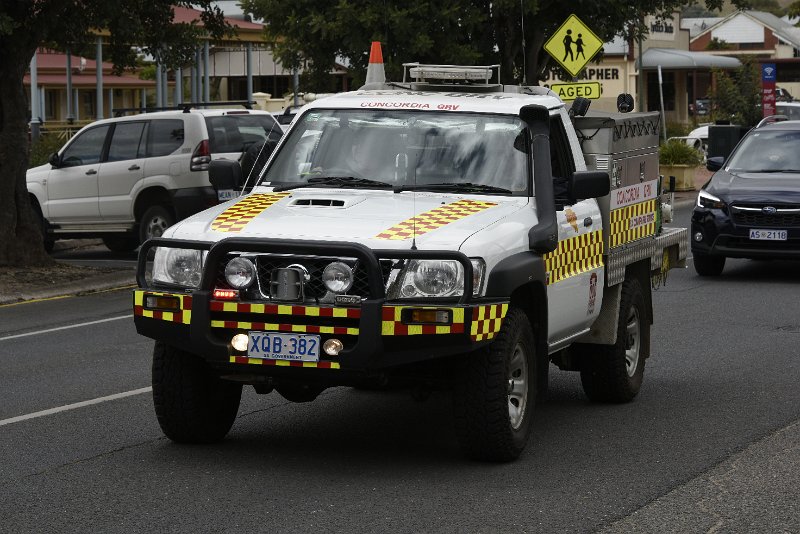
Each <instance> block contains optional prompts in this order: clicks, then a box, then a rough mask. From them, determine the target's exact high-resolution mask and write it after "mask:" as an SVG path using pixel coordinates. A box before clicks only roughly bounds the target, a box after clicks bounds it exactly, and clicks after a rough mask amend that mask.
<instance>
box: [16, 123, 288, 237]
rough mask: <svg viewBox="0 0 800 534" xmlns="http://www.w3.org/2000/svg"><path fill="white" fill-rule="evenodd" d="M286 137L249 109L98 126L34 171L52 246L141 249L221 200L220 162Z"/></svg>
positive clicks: (31, 185) (31, 187)
mask: <svg viewBox="0 0 800 534" xmlns="http://www.w3.org/2000/svg"><path fill="white" fill-rule="evenodd" d="M282 135H283V130H282V127H281V125H280V124H278V122H277V121H276V120H275V118H273V116H272V115H271V114H270V113H268V112H265V111H254V110H247V109H188V108H187V109H185V110H183V111H181V110H175V111H161V112H155V113H147V114H142V115H135V116H128V117H117V118H112V119H105V120H99V121H97V122H94V123H92V124H90V125H88V126H86V127H84V128H82V129H81V130H80V131H79V132H78V133H77V134H76V135H75V136H74V137H72V138H71V139H70V140H69V141H68V142H67V143H66V144H65V145H64V147H62V148H61V150H59V151H58V152H57V153H54V154H53V155H52V156H51V158H50V161H49V163H48V164H45V165H41V166H38V167H34V168H32V169H29V170H28V173H27V184H28V191H29V194H30V196H31V201H32V204H33V207H34V210H35V211H36V213H37V215H38V216H39V217H40V220H41V223H42V227H43V230H44V235H45V245H46V247H48V248H49V249H52V246H53V243H54V242H55V240H56V239H63V238H83V237H87V238H88V237H91V238H98V237H99V238H102V240H103V242H104V243H105V244H106V246H108V248H110V249H111V250H114V251H124V250H133V249H135V248H137V247H138V246H139V245H140V244H141V243H143V242H144V241H146V240H147V239H149V238H151V237H157V236H160V235H161V234H162V232H163V231H164V230H165V229H166V228H167V227H169V226H171V225H172V224H174V223H175V222H176V221H178V220H180V219H183V218H186V217H188V216H189V215H192V214H194V213H197V212H199V211H201V210H203V209H205V208H207V207H209V206H212V205H214V204H216V203H217V202H218V201H219V197H218V193H217V192H216V191H214V189H213V188H212V187H211V184H210V183H209V181H208V164H209V162H210V161H211V160H212V159H236V160H238V159H240V158H241V157H242V155H243V154H244V153H245V152H247V150H248V148H250V147H251V146H254V145H257V146H261V145H262V144H263V145H264V146H266V147H268V149H271V148H272V147H274V146H275V144H276V143H277V141H278V140H279V139H280V138H281V136H282ZM261 152H262V153H263V150H262V151H261ZM262 155H263V154H262Z"/></svg>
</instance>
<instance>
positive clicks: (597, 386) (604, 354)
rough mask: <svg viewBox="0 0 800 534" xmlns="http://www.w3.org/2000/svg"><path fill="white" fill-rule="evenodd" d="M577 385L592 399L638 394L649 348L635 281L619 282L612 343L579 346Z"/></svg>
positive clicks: (624, 399) (627, 397)
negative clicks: (581, 359)
mask: <svg viewBox="0 0 800 534" xmlns="http://www.w3.org/2000/svg"><path fill="white" fill-rule="evenodd" d="M580 349H582V350H583V352H584V361H583V369H582V370H581V384H582V385H583V391H584V392H585V393H586V396H587V397H589V399H591V400H593V401H595V402H620V403H621V402H629V401H631V400H633V398H634V397H635V396H636V395H637V394H638V393H639V389H640V388H641V387H642V380H643V379H644V363H645V358H646V356H647V355H648V353H649V350H650V321H649V320H648V318H647V308H646V307H645V304H644V295H643V294H642V288H641V286H640V285H639V281H638V280H636V279H628V280H625V281H624V282H623V283H622V297H621V299H620V307H619V319H618V321H617V341H616V343H614V344H613V345H582V346H580Z"/></svg>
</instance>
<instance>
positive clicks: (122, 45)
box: [0, 0, 230, 265]
mask: <svg viewBox="0 0 800 534" xmlns="http://www.w3.org/2000/svg"><path fill="white" fill-rule="evenodd" d="M192 5H193V6H196V8H197V9H200V10H201V15H200V18H201V21H202V26H201V25H198V24H173V23H172V20H173V8H172V6H188V7H190V6H192ZM98 29H104V30H107V31H108V32H109V34H108V36H107V37H106V39H107V44H106V45H105V46H104V56H105V57H107V58H109V59H110V61H112V62H113V63H114V65H115V69H116V70H117V72H119V71H121V70H122V69H124V68H126V67H132V66H133V65H134V64H135V61H136V49H135V48H134V47H138V48H140V49H142V50H143V51H145V52H146V53H149V54H151V55H153V56H154V57H156V58H158V59H159V60H160V61H161V62H163V63H165V64H167V65H171V66H178V65H181V64H185V63H188V62H189V61H190V60H191V59H192V57H193V47H194V46H195V45H196V43H197V42H198V39H200V38H201V37H202V36H205V35H210V36H211V37H212V38H219V37H222V36H223V35H224V34H225V33H227V32H229V31H230V27H229V26H227V25H226V23H225V20H224V18H223V16H222V12H221V11H220V10H219V8H217V7H215V6H213V5H212V2H211V0H193V1H189V0H128V1H126V2H113V1H108V0H81V1H65V0H3V2H2V3H0V50H2V51H3V60H2V61H0V265H37V264H46V263H48V262H50V261H51V260H50V258H49V257H48V256H47V254H46V253H45V252H44V246H43V241H42V234H41V227H40V223H39V220H38V216H37V215H36V213H35V211H34V210H33V209H32V204H31V200H30V198H29V195H28V191H27V187H26V184H25V172H26V170H27V162H28V149H29V141H28V135H27V130H28V128H27V123H28V119H29V118H28V116H27V110H28V98H27V96H26V93H25V88H24V86H23V78H24V76H25V73H26V71H27V69H28V66H29V64H30V61H31V59H32V58H33V54H34V53H35V51H36V49H37V48H38V47H39V46H42V45H47V46H50V47H58V48H61V49H64V50H66V49H68V48H69V49H72V50H73V51H75V50H79V49H81V48H83V47H86V46H90V45H91V43H94V41H95V39H96V37H95V36H94V34H93V33H92V32H93V31H97V30H98Z"/></svg>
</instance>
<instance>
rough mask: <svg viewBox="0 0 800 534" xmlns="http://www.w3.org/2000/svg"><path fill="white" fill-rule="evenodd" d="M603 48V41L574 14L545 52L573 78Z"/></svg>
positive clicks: (549, 40) (553, 38)
mask: <svg viewBox="0 0 800 534" xmlns="http://www.w3.org/2000/svg"><path fill="white" fill-rule="evenodd" d="M602 48H603V41H601V40H600V38H599V37H598V36H597V35H595V34H594V32H593V31H592V30H590V29H589V27H588V26H587V25H586V24H584V23H583V22H582V21H581V19H579V18H578V17H576V16H575V15H574V14H573V15H570V16H569V17H567V20H565V21H564V23H563V24H562V25H561V27H559V28H558V30H556V32H555V33H554V34H553V35H552V37H550V39H548V40H547V42H546V43H545V44H544V49H545V51H547V53H548V54H550V55H551V56H552V57H553V59H555V60H556V61H557V62H558V64H559V65H561V66H562V67H564V70H565V71H567V72H568V73H569V74H570V76H572V77H573V78H575V77H577V76H578V74H580V72H581V71H582V70H583V68H584V67H585V66H586V64H587V63H589V61H591V60H592V58H593V57H594V56H595V55H597V53H598V52H599V51H600V50H601V49H602Z"/></svg>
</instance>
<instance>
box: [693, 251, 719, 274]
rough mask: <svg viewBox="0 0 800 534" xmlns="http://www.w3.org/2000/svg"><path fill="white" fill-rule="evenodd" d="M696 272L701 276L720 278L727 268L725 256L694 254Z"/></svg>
mask: <svg viewBox="0 0 800 534" xmlns="http://www.w3.org/2000/svg"><path fill="white" fill-rule="evenodd" d="M692 261H693V262H694V270H695V271H697V274H699V275H700V276H719V275H720V274H722V269H724V268H725V256H706V255H705V254H694V259H693V260H692Z"/></svg>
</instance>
